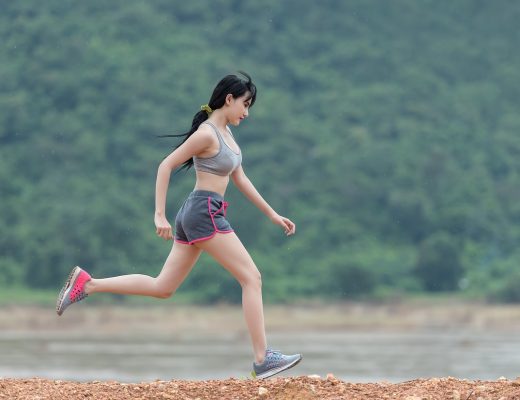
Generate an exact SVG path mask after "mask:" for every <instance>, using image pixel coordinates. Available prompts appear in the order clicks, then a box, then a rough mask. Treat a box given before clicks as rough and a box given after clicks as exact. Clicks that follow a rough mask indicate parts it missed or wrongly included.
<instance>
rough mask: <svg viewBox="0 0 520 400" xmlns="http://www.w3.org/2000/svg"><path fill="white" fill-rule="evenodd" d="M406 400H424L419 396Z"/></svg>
mask: <svg viewBox="0 0 520 400" xmlns="http://www.w3.org/2000/svg"><path fill="white" fill-rule="evenodd" d="M405 400H422V397H418V396H408V397H406V399H405Z"/></svg>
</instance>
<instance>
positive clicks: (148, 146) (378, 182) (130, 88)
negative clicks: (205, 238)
mask: <svg viewBox="0 0 520 400" xmlns="http://www.w3.org/2000/svg"><path fill="white" fill-rule="evenodd" d="M4 3H5V4H3V5H2V12H1V13H0V35H1V37H2V46H0V58H1V59H2V63H1V64H0V210H1V212H0V286H2V287H7V286H9V285H23V286H25V287H29V288H49V289H57V288H58V287H59V286H60V285H61V284H62V281H63V279H64V278H65V277H66V275H67V273H68V271H69V269H70V268H71V267H72V266H73V265H76V264H80V265H83V266H85V267H86V268H87V269H88V270H89V271H90V272H92V273H93V274H94V275H95V276H100V277H103V276H110V275H115V274H124V273H147V274H151V275H155V274H157V273H158V272H159V271H160V268H161V266H162V263H163V262H164V259H165V258H166V255H167V253H168V251H169V247H170V245H171V244H170V243H165V242H162V241H161V240H159V239H157V237H156V236H155V234H154V229H153V204H154V185H155V174H156V168H157V165H158V163H159V162H160V160H161V159H162V158H163V157H165V156H166V155H167V154H168V152H169V151H170V150H171V149H172V147H173V146H174V145H175V144H176V141H175V140H170V139H158V138H157V137H156V136H157V135H160V134H166V133H181V132H184V131H186V130H187V129H188V128H189V125H190V123H191V119H192V117H193V115H194V114H195V112H196V111H197V110H198V108H199V107H200V104H203V103H205V102H207V100H208V99H209V96H210V92H211V90H212V88H213V86H214V85H215V83H216V82H217V81H218V79H220V78H221V77H222V76H223V75H224V74H226V73H229V72H234V71H236V70H239V69H244V70H246V71H248V72H249V73H250V74H251V75H252V76H253V78H254V80H255V83H256V84H257V86H258V101H257V103H256V104H255V106H254V107H253V108H252V110H251V113H250V115H251V116H250V119H249V120H247V121H245V122H244V123H243V124H242V125H243V126H241V127H239V128H237V129H235V131H234V132H235V136H236V137H237V140H238V142H239V143H240V145H241V148H242V151H243V153H244V169H245V171H246V173H247V174H248V176H249V177H250V178H251V180H252V181H253V182H254V184H255V185H256V187H257V188H258V189H259V191H260V192H261V193H262V195H263V196H264V197H265V198H266V199H267V200H268V201H269V203H270V204H271V205H272V206H273V207H274V208H275V209H276V210H277V211H278V212H279V213H281V214H283V215H287V216H288V217H290V218H291V219H293V220H294V221H295V222H296V224H297V234H296V235H295V236H294V237H291V238H285V237H284V235H283V233H282V232H281V231H280V229H279V228H278V227H274V226H272V225H271V224H270V223H269V221H267V220H266V219H265V218H264V217H263V216H262V215H261V214H260V213H259V212H258V210H256V209H254V208H253V207H252V206H251V205H250V204H249V203H247V201H246V200H245V199H244V198H243V196H242V195H241V194H240V193H238V192H237V191H236V190H235V189H233V188H230V189H229V192H228V193H227V197H228V200H229V201H230V203H231V207H230V208H229V212H228V215H229V219H230V220H231V223H232V225H233V226H234V227H235V229H236V231H237V233H238V235H239V236H240V237H241V239H242V241H243V242H244V244H245V245H246V247H247V248H248V249H249V251H250V252H251V254H252V255H253V258H254V259H255V261H256V263H257V265H258V267H259V269H260V271H261V272H262V275H263V279H264V293H265V299H266V301H268V302H284V301H291V300H293V299H297V298H302V297H304V298H307V297H318V296H321V297H325V298H329V299H331V298H334V299H338V298H370V297H373V296H378V295H379V294H380V293H387V294H390V295H391V294H392V293H403V292H404V293H415V292H417V291H419V290H421V288H424V289H425V290H430V291H438V290H450V291H453V290H455V291H456V290H465V291H468V292H470V293H473V294H474V295H475V296H480V297H481V298H486V297H487V298H492V299H496V300H499V301H518V295H517V294H515V293H516V292H515V289H514V287H515V283H518V280H519V279H520V278H519V277H518V276H517V275H515V274H511V275H507V278H506V274H505V273H504V271H503V270H504V268H505V267H504V265H508V266H509V268H510V269H515V268H517V267H516V265H518V262H520V254H519V253H518V252H517V251H516V244H517V243H518V241H519V240H520V201H519V200H520V189H519V185H518V181H519V177H520V157H519V154H520V136H519V135H518V131H519V130H520V116H519V114H518V109H519V105H520V86H519V85H518V84H517V82H519V81H520V53H519V52H518V51H517V47H518V42H519V40H520V33H519V32H520V31H519V30H518V28H517V21H518V19H519V17H520V4H517V3H514V2H510V1H506V0H498V1H496V2H493V3H491V2H482V1H471V0H463V1H458V2H452V1H447V0H443V1H435V2H434V1H422V2H417V1H414V0H397V1H392V2H376V1H365V0H354V1H348V2H331V1H323V2H312V1H309V0H303V1H296V0H290V1H283V2H279V1H276V0H265V1H262V2H251V1H234V0H222V1H220V2H218V4H217V3H215V4H214V6H212V7H208V6H207V2H202V1H191V2H178V1H175V2H172V1H166V0H151V1H147V2H138V1H122V0H114V1H111V2H107V1H101V0H91V1H87V2H74V3H73V2H70V1H67V0H65V1H63V0H62V1H58V0H50V1H46V2H36V1H35V0H28V1H23V2H4ZM192 187H193V173H192V172H188V173H187V174H185V173H179V174H175V175H174V176H173V177H172V181H171V190H170V195H169V199H168V216H169V218H170V220H171V221H173V218H174V215H175V212H176V209H177V208H178V207H179V205H180V204H181V202H182V201H183V198H184V197H185V196H186V195H187V193H188V192H189V191H190V190H191V189H192ZM181 291H182V293H181V295H182V296H186V298H190V299H192V300H193V301H196V302H215V301H220V300H222V301H231V302H239V301H240V287H239V285H238V284H237V283H236V282H235V281H234V280H233V279H232V278H231V277H230V276H229V274H228V273H227V272H226V271H224V270H223V269H221V268H219V267H217V266H216V265H215V263H214V262H213V261H212V260H210V259H209V258H204V259H203V260H201V262H200V263H199V264H198V265H197V267H196V268H195V269H194V271H193V272H192V275H190V277H189V278H188V279H187V281H186V282H185V284H184V285H183V287H182V288H181Z"/></svg>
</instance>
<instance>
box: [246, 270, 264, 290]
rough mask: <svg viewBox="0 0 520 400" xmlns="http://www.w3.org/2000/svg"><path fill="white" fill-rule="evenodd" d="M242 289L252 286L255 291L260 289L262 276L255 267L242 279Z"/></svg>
mask: <svg viewBox="0 0 520 400" xmlns="http://www.w3.org/2000/svg"><path fill="white" fill-rule="evenodd" d="M241 284H242V287H244V286H252V287H255V288H257V289H261V288H262V274H260V271H258V269H257V268H256V267H255V268H253V269H252V270H251V271H250V272H249V273H248V274H247V275H246V277H245V278H244V280H243V282H241Z"/></svg>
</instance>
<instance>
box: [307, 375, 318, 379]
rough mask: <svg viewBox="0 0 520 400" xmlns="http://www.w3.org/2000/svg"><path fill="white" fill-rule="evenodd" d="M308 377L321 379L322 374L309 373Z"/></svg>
mask: <svg viewBox="0 0 520 400" xmlns="http://www.w3.org/2000/svg"><path fill="white" fill-rule="evenodd" d="M307 378H311V379H321V376H319V375H316V374H314V375H307Z"/></svg>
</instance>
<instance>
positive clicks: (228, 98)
mask: <svg viewBox="0 0 520 400" xmlns="http://www.w3.org/2000/svg"><path fill="white" fill-rule="evenodd" d="M231 100H233V95H232V94H231V93H229V94H228V95H227V96H226V104H227V105H228V106H229V105H230V104H231Z"/></svg>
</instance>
